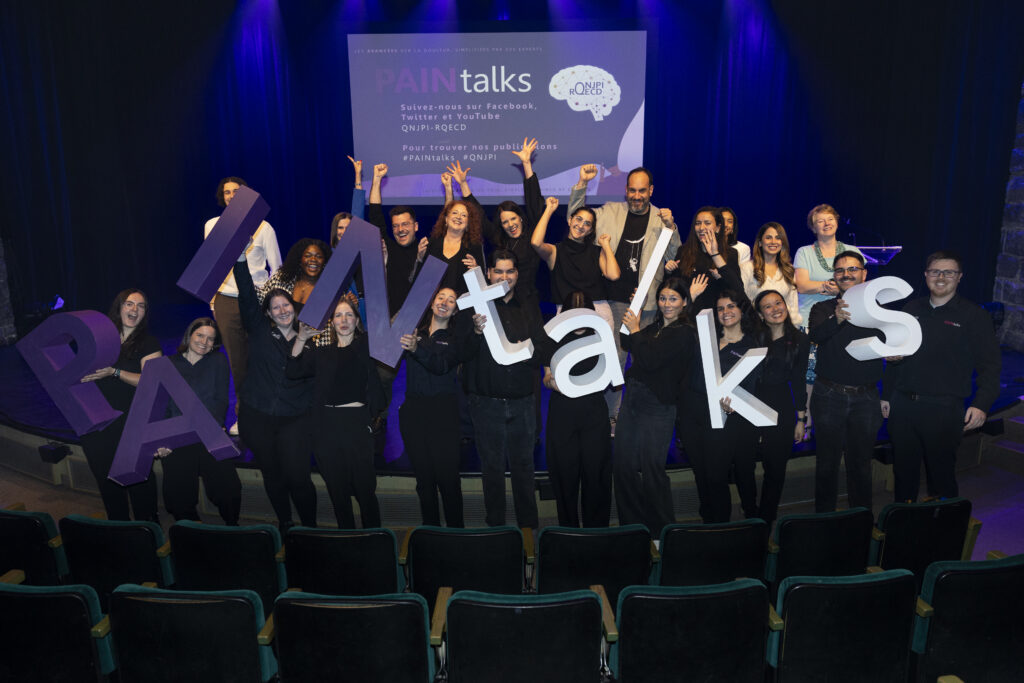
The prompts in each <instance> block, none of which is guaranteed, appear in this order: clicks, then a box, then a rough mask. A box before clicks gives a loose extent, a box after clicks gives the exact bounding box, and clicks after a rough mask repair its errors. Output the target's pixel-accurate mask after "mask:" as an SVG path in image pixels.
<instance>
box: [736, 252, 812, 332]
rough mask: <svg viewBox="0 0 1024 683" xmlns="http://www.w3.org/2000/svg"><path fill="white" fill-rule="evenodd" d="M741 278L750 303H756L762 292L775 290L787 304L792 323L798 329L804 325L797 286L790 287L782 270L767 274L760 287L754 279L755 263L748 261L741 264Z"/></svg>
mask: <svg viewBox="0 0 1024 683" xmlns="http://www.w3.org/2000/svg"><path fill="white" fill-rule="evenodd" d="M740 276H741V277H742V278H743V290H744V291H745V292H746V294H747V298H748V299H750V303H754V299H755V298H757V295H758V294H760V293H761V292H763V291H765V290H767V289H774V290H775V291H776V292H778V293H779V294H781V295H782V298H783V300H784V301H785V302H786V308H788V309H789V319H790V321H791V322H792V323H793V324H794V325H795V326H797V327H800V326H801V325H803V323H804V319H803V316H801V315H800V297H799V293H798V292H797V291H796V285H795V284H794V285H790V284H789V283H788V282H786V278H784V277H782V271H781V270H779V269H778V268H776V269H775V275H768V274H767V273H765V277H764V284H761V285H758V284H757V280H755V279H754V262H753V261H747V262H746V263H741V264H740Z"/></svg>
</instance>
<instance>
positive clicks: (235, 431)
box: [228, 422, 238, 436]
mask: <svg viewBox="0 0 1024 683" xmlns="http://www.w3.org/2000/svg"><path fill="white" fill-rule="evenodd" d="M228 436H238V423H237V422H236V423H235V424H233V425H231V428H230V429H229V430H228Z"/></svg>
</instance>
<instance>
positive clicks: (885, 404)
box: [879, 401, 889, 419]
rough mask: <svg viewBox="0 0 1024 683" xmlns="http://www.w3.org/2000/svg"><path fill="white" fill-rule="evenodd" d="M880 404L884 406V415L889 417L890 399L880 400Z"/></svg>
mask: <svg viewBox="0 0 1024 683" xmlns="http://www.w3.org/2000/svg"><path fill="white" fill-rule="evenodd" d="M879 404H881V408H882V417H884V418H886V419H889V402H888V401H879Z"/></svg>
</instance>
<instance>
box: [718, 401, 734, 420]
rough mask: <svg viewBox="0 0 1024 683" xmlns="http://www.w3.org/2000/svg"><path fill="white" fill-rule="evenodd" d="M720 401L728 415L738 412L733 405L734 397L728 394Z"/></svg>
mask: <svg viewBox="0 0 1024 683" xmlns="http://www.w3.org/2000/svg"><path fill="white" fill-rule="evenodd" d="M718 403H719V404H720V405H721V406H722V410H724V411H725V414H726V415H732V414H733V413H735V412H736V409H735V408H733V407H732V399H731V398H729V397H728V396H723V397H722V398H721V399H719V401H718Z"/></svg>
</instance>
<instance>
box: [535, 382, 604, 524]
mask: <svg viewBox="0 0 1024 683" xmlns="http://www.w3.org/2000/svg"><path fill="white" fill-rule="evenodd" d="M607 408H608V404H607V403H605V400H604V396H603V395H602V394H590V395H588V396H581V397H579V398H566V397H565V396H563V395H561V394H559V393H556V392H552V393H551V399H550V401H549V402H548V423H547V432H546V434H547V437H546V453H547V460H548V476H549V477H550V478H551V486H552V488H553V489H554V492H555V504H556V506H557V507H558V523H559V525H561V526H572V527H578V526H579V525H580V514H579V511H578V508H579V507H580V493H581V491H582V494H583V496H582V497H583V502H582V509H583V526H584V527H605V526H608V523H609V521H610V519H611V513H612V448H611V437H610V436H609V434H608V418H607Z"/></svg>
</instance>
